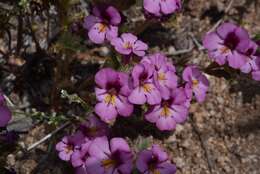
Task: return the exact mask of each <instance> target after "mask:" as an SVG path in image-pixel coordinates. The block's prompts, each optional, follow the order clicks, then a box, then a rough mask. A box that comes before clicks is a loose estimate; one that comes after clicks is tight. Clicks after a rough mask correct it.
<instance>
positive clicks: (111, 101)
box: [104, 94, 116, 106]
mask: <svg viewBox="0 0 260 174" xmlns="http://www.w3.org/2000/svg"><path fill="white" fill-rule="evenodd" d="M104 101H105V103H106V104H108V105H109V104H111V105H113V106H115V105H116V96H115V95H111V94H107V95H106V96H105V99H104Z"/></svg>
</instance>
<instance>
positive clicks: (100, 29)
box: [83, 5, 121, 44]
mask: <svg viewBox="0 0 260 174" xmlns="http://www.w3.org/2000/svg"><path fill="white" fill-rule="evenodd" d="M92 13H93V15H90V16H87V17H86V18H85V20H84V25H83V26H84V28H85V29H87V30H88V36H89V38H90V40H91V41H92V42H94V43H96V44H101V43H103V42H104V41H105V39H107V40H108V41H111V40H112V39H113V38H116V37H117V35H118V25H119V24H120V23H121V15H120V13H119V12H118V10H117V9H116V8H114V7H113V6H106V5H103V6H96V7H94V8H93V11H92Z"/></svg>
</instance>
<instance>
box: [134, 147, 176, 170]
mask: <svg viewBox="0 0 260 174" xmlns="http://www.w3.org/2000/svg"><path fill="white" fill-rule="evenodd" d="M136 166H137V169H138V170H139V171H140V172H141V173H143V174H175V173H176V166H175V165H174V164H172V163H170V161H169V159H168V155H167V153H166V152H164V151H163V150H162V149H161V148H160V147H159V146H158V145H153V146H152V149H151V150H144V151H142V152H140V154H139V155H138V158H137V162H136Z"/></svg>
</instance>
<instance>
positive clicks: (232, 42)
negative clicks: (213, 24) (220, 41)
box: [224, 32, 240, 50]
mask: <svg viewBox="0 0 260 174" xmlns="http://www.w3.org/2000/svg"><path fill="white" fill-rule="evenodd" d="M239 41H240V39H239V38H238V37H237V35H236V33H234V32H231V33H229V34H228V35H227V37H226V39H225V41H224V45H225V46H226V47H228V48H229V49H230V50H234V49H236V47H237V45H238V43H239Z"/></svg>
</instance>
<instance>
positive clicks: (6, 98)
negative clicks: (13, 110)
mask: <svg viewBox="0 0 260 174" xmlns="http://www.w3.org/2000/svg"><path fill="white" fill-rule="evenodd" d="M4 98H5V100H6V101H7V103H8V104H9V105H10V106H11V107H15V105H14V103H13V102H12V101H11V99H9V98H8V97H7V96H6V95H4Z"/></svg>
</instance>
